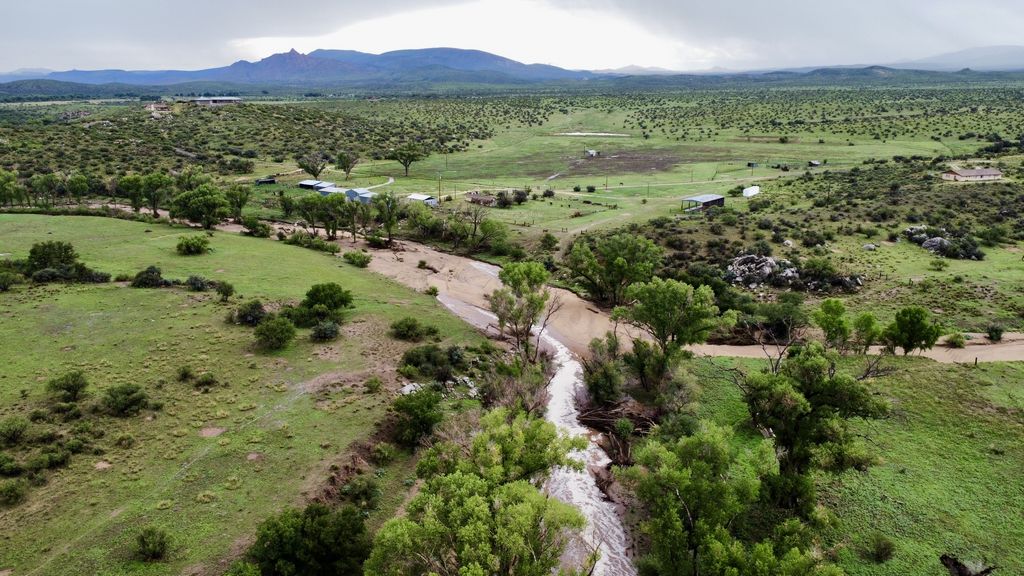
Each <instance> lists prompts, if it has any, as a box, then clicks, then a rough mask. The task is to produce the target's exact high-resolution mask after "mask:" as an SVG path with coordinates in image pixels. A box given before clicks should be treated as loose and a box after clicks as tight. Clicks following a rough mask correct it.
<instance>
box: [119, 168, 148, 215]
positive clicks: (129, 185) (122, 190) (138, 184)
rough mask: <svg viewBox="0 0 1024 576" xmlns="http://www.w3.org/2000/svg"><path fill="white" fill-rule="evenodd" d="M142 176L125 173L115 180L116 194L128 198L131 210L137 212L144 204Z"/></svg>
mask: <svg viewBox="0 0 1024 576" xmlns="http://www.w3.org/2000/svg"><path fill="white" fill-rule="evenodd" d="M144 190H145V189H144V186H143V180H142V176H139V175H138V174H127V175H125V176H122V177H120V178H118V180H117V195H118V196H120V197H121V198H124V199H126V200H128V204H129V205H130V206H131V207H132V210H134V211H135V212H138V211H140V210H142V207H143V206H145V205H146V196H145V194H144Z"/></svg>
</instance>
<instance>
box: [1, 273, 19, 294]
mask: <svg viewBox="0 0 1024 576" xmlns="http://www.w3.org/2000/svg"><path fill="white" fill-rule="evenodd" d="M19 282H21V277H20V276H18V275H17V274H15V273H14V272H0V292H7V291H8V290H10V289H11V286H14V285H15V284H17V283H19Z"/></svg>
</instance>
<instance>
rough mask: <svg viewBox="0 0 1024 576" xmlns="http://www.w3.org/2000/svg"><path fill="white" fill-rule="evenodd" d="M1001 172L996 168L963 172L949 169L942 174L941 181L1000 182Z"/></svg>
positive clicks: (959, 169) (963, 170) (960, 169)
mask: <svg viewBox="0 0 1024 576" xmlns="http://www.w3.org/2000/svg"><path fill="white" fill-rule="evenodd" d="M1002 178H1003V172H1002V171H1001V170H999V169H998V168H975V169H973V170H965V169H962V168H950V169H949V170H946V171H945V172H943V173H942V179H943V180H949V181H951V182H993V181H995V180H1002Z"/></svg>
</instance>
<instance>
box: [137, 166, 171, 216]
mask: <svg viewBox="0 0 1024 576" xmlns="http://www.w3.org/2000/svg"><path fill="white" fill-rule="evenodd" d="M173 190H174V179H173V178H171V177H170V176H168V175H167V174H164V173H162V172H153V173H152V174H147V175H146V176H145V177H143V179H142V196H143V198H145V200H146V202H147V203H148V204H149V210H150V212H152V214H153V216H154V217H155V216H157V215H158V214H159V212H160V206H161V205H163V203H164V201H166V200H167V198H168V197H169V196H170V195H171V192H172V191H173Z"/></svg>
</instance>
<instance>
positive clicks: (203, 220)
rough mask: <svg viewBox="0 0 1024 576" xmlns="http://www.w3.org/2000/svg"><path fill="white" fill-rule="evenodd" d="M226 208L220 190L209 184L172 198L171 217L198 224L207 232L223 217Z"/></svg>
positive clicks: (225, 201)
mask: <svg viewBox="0 0 1024 576" xmlns="http://www.w3.org/2000/svg"><path fill="white" fill-rule="evenodd" d="M227 207H228V201H227V199H226V198H224V194H223V193H222V192H221V191H220V190H218V189H217V188H214V187H213V186H211V185H210V184H202V185H200V186H199V187H198V188H196V189H195V190H190V191H188V192H182V193H181V194H178V195H177V196H175V197H174V200H173V202H172V203H171V217H173V218H184V219H186V220H190V221H192V222H198V223H199V224H202V226H203V228H206V229H207V230H209V229H211V228H213V227H214V225H215V224H217V223H218V222H220V220H221V218H223V217H224V215H225V214H226V212H227Z"/></svg>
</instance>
